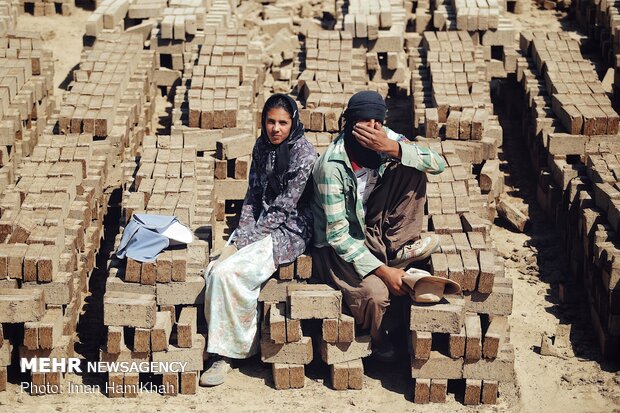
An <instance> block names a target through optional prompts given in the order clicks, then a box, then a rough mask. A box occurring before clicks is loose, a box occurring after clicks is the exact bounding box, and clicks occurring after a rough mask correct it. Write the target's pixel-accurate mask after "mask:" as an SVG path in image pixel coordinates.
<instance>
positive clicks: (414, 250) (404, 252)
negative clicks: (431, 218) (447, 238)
mask: <svg viewBox="0 0 620 413" xmlns="http://www.w3.org/2000/svg"><path fill="white" fill-rule="evenodd" d="M437 251H439V237H438V236H437V235H435V234H428V235H425V236H424V237H422V238H420V239H419V240H417V241H414V242H412V243H411V244H407V245H405V246H404V247H402V248H401V249H400V250H399V251H398V252H397V253H396V257H395V258H394V259H392V260H390V262H389V263H388V265H389V266H390V267H395V268H405V267H406V266H407V265H409V264H411V263H412V262H416V261H422V260H425V259H427V258H428V257H430V256H431V254H432V253H434V252H437Z"/></svg>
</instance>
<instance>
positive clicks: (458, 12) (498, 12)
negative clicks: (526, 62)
mask: <svg viewBox="0 0 620 413" xmlns="http://www.w3.org/2000/svg"><path fill="white" fill-rule="evenodd" d="M523 3H525V2H523ZM435 7H436V9H435V11H434V12H433V27H434V28H435V29H437V30H462V31H467V32H469V33H470V34H471V36H472V38H473V39H474V40H475V43H476V44H483V45H485V46H511V45H512V44H513V42H514V36H515V33H516V32H515V29H514V27H513V25H512V22H511V20H510V19H509V18H508V17H507V16H505V15H504V14H505V9H506V7H505V5H504V4H502V2H498V1H497V0H478V1H476V0H473V1H472V0H443V1H441V2H437V3H435ZM523 11H524V9H523V7H522V6H520V7H519V12H523Z"/></svg>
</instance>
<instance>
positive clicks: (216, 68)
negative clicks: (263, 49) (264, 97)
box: [187, 29, 262, 129]
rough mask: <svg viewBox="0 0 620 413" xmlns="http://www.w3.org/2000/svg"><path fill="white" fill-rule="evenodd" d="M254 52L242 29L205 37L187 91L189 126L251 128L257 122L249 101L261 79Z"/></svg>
mask: <svg viewBox="0 0 620 413" xmlns="http://www.w3.org/2000/svg"><path fill="white" fill-rule="evenodd" d="M256 52H257V50H256V46H255V45H252V44H250V39H249V36H248V33H247V32H246V31H243V30H239V31H237V30H226V29H222V30H220V31H219V32H218V33H217V35H208V36H206V37H205V42H204V44H203V45H202V47H201V49H200V54H199V56H198V62H197V64H195V65H194V66H193V67H192V73H191V86H190V89H189V90H188V97H187V99H188V106H189V113H188V118H187V124H188V125H189V127H190V128H201V129H230V128H236V127H243V128H252V127H253V126H254V125H255V124H256V117H255V111H254V110H253V108H252V107H251V104H253V103H254V98H255V95H256V94H257V91H258V90H259V89H260V85H259V84H258V80H261V79H262V78H261V76H260V75H258V74H257V72H258V71H259V66H257V65H256V64H255V58H254V57H255V56H256V55H257V53H256ZM249 63H254V64H249Z"/></svg>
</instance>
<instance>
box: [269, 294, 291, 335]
mask: <svg viewBox="0 0 620 413" xmlns="http://www.w3.org/2000/svg"><path fill="white" fill-rule="evenodd" d="M285 314H286V303H274V304H272V305H271V306H270V308H269V313H268V316H269V320H268V324H269V336H270V337H271V340H273V342H274V343H276V344H283V343H286V342H287V340H286V317H285Z"/></svg>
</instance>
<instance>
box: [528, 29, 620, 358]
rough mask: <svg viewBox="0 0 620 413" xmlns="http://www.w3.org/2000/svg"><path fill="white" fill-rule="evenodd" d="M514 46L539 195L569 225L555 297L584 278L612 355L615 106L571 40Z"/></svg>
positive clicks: (541, 37)
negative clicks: (563, 273)
mask: <svg viewBox="0 0 620 413" xmlns="http://www.w3.org/2000/svg"><path fill="white" fill-rule="evenodd" d="M520 47H521V51H522V53H523V55H524V56H523V57H521V58H519V60H518V71H517V80H518V81H519V82H520V83H521V85H522V88H523V91H524V93H523V99H524V100H523V101H524V103H525V104H526V105H525V107H526V108H527V109H524V116H523V118H524V119H523V129H524V136H526V137H527V140H528V143H527V144H528V147H529V148H530V157H531V159H532V163H533V166H534V168H536V169H537V172H538V173H539V182H538V188H537V190H538V192H537V195H538V196H537V197H538V202H539V204H540V205H541V206H542V207H543V208H544V210H545V211H546V212H547V213H548V214H550V215H551V217H552V218H553V219H554V220H555V222H556V223H557V224H558V225H560V226H562V227H563V228H568V230H567V231H566V234H565V235H566V246H567V250H568V253H569V256H570V257H571V258H570V262H569V266H570V269H571V274H572V276H567V277H565V278H564V279H563V280H562V282H561V283H560V299H561V300H562V301H564V302H570V301H571V300H572V299H574V294H575V290H576V289H578V288H579V287H577V286H578V285H579V284H583V285H584V286H585V291H586V294H587V298H588V302H589V304H590V313H591V316H592V317H591V318H592V325H593V326H594V328H595V331H596V333H597V335H598V338H599V344H600V349H601V352H602V354H603V356H604V357H606V358H611V357H618V343H619V342H620V338H619V337H620V334H619V327H618V303H617V301H618V300H617V293H616V291H617V289H618V282H617V278H618V277H617V275H616V272H617V270H616V268H615V267H616V266H617V263H616V256H617V255H618V249H617V243H615V241H614V239H615V237H616V235H615V234H616V233H617V231H618V207H617V204H618V201H617V199H618V190H617V189H618V187H617V186H618V184H617V181H618V180H617V176H618V175H617V165H618V163H617V159H616V158H615V154H616V153H618V150H619V148H620V146H619V145H618V142H619V135H618V114H617V113H616V112H615V111H614V110H613V109H612V107H611V103H610V101H609V98H608V97H607V95H606V94H605V92H604V90H603V87H602V85H601V83H600V82H599V80H598V77H597V76H596V73H595V72H594V68H593V66H592V64H591V63H590V62H589V61H587V60H586V59H584V58H583V56H582V55H581V53H580V49H579V44H578V43H577V42H576V41H575V40H573V39H571V38H569V37H568V36H566V35H558V34H554V33H544V32H537V33H525V32H524V33H523V34H522V35H521V39H520Z"/></svg>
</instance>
